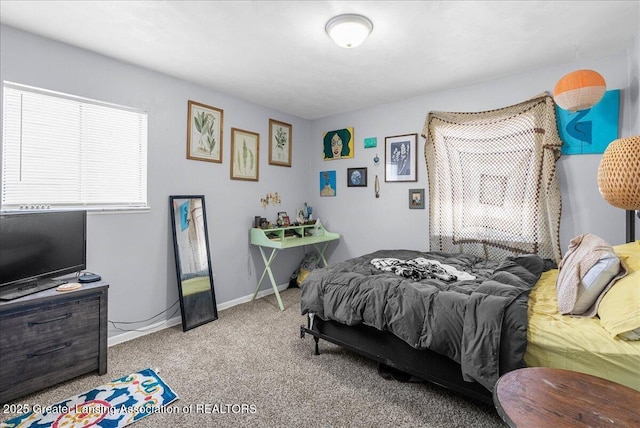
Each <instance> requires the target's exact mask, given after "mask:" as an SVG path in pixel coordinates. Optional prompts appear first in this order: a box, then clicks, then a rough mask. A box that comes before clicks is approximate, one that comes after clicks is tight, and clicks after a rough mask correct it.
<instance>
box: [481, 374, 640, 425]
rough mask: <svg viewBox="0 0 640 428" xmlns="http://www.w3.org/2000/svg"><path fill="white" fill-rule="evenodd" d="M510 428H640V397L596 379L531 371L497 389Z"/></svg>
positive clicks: (503, 380)
mask: <svg viewBox="0 0 640 428" xmlns="http://www.w3.org/2000/svg"><path fill="white" fill-rule="evenodd" d="M493 402H494V404H495V406H496V409H497V410H498V414H499V415H500V417H502V419H503V420H504V421H505V422H506V423H507V424H508V425H509V426H510V427H519V428H524V427H536V428H538V427H576V426H590V427H609V426H611V427H639V426H640V392H639V391H636V390H635V389H631V388H629V387H626V386H624V385H620V384H618V383H614V382H611V381H608V380H606V379H602V378H599V377H596V376H591V375H587V374H584V373H578V372H573V371H569V370H561V369H552V368H548V367H529V368H524V369H519V370H514V371H512V372H509V373H506V374H505V375H503V376H501V377H500V379H498V382H497V383H496V386H495V388H494V390H493Z"/></svg>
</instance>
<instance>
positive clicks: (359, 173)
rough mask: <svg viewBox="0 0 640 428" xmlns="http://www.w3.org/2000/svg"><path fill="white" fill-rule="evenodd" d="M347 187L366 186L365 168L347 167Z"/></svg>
mask: <svg viewBox="0 0 640 428" xmlns="http://www.w3.org/2000/svg"><path fill="white" fill-rule="evenodd" d="M347 187H367V168H347Z"/></svg>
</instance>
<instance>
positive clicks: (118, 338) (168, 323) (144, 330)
mask: <svg viewBox="0 0 640 428" xmlns="http://www.w3.org/2000/svg"><path fill="white" fill-rule="evenodd" d="M287 287H289V284H288V283H287V284H283V285H279V286H278V291H282V290H285V289H286V288H287ZM273 293H274V291H273V288H269V289H266V290H262V291H260V292H258V294H257V295H256V299H259V298H261V297H264V296H268V295H270V294H273ZM252 299H253V294H249V295H246V296H243V297H239V298H237V299H234V300H230V301H228V302H224V303H221V304H219V305H217V308H218V312H221V311H224V310H225V309H229V308H232V307H234V306H237V305H240V304H242V303H247V302H250V301H251V300H252ZM181 323H182V317H181V316H177V317H173V318H171V319H168V320H165V321H160V322H157V323H155V324H150V325H147V326H144V327H140V328H138V329H136V331H127V332H124V333H122V334H117V335H115V336H109V338H108V339H107V346H109V347H110V346H114V345H117V344H119V343H124V342H128V341H130V340H134V339H137V338H139V337H142V336H146V335H147V334H151V333H155V332H157V331H160V330H164V329H165V328H170V327H173V326H176V325H180V324H181Z"/></svg>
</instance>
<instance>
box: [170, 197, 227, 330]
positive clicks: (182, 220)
mask: <svg viewBox="0 0 640 428" xmlns="http://www.w3.org/2000/svg"><path fill="white" fill-rule="evenodd" d="M169 206H170V210H171V225H172V229H173V248H174V252H175V259H176V274H177V278H178V290H179V291H180V309H181V311H182V330H183V331H187V330H190V329H192V328H195V327H198V326H199V325H202V324H205V323H208V322H210V321H213V320H216V319H218V309H217V307H216V296H215V292H214V288H213V274H212V270H211V258H210V256H209V238H208V236H209V235H208V233H207V215H206V212H205V205H204V196H203V195H199V196H198V195H197V196H169Z"/></svg>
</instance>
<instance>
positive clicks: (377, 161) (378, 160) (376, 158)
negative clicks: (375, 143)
mask: <svg viewBox="0 0 640 428" xmlns="http://www.w3.org/2000/svg"><path fill="white" fill-rule="evenodd" d="M373 164H374V165H375V166H378V165H380V157H379V156H378V154H377V153H376V157H375V158H373Z"/></svg>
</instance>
